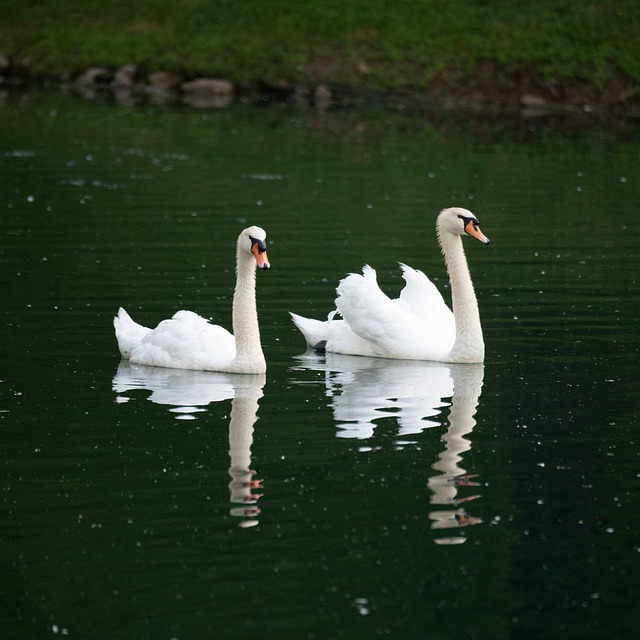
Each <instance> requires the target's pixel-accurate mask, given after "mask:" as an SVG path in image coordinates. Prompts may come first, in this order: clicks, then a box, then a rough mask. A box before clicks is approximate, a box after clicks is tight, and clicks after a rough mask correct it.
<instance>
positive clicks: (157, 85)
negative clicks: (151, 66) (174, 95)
mask: <svg viewBox="0 0 640 640" xmlns="http://www.w3.org/2000/svg"><path fill="white" fill-rule="evenodd" d="M147 80H148V82H149V87H150V88H151V89H152V90H155V91H167V92H169V91H172V90H173V89H175V88H176V87H177V86H178V85H179V84H180V82H181V81H182V78H180V77H179V76H176V75H174V74H172V73H169V72H168V71H156V72H155V73H152V74H150V75H149V77H148V78H147Z"/></svg>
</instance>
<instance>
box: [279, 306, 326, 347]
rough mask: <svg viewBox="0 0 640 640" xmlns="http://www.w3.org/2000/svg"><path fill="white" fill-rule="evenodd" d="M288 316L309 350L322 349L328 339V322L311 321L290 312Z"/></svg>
mask: <svg viewBox="0 0 640 640" xmlns="http://www.w3.org/2000/svg"><path fill="white" fill-rule="evenodd" d="M289 315H290V316H291V319H292V320H293V324H295V325H296V327H297V328H298V330H299V331H300V333H301V334H302V335H303V336H304V339H305V340H306V341H307V344H308V345H309V346H310V347H311V348H313V349H324V347H325V345H326V343H327V340H328V339H329V330H328V326H327V325H328V324H329V321H322V320H313V319H312V318H305V317H303V316H300V315H298V314H297V313H292V312H289Z"/></svg>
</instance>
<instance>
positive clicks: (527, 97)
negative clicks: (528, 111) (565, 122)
mask: <svg viewBox="0 0 640 640" xmlns="http://www.w3.org/2000/svg"><path fill="white" fill-rule="evenodd" d="M520 104H521V105H522V106H523V107H543V106H545V105H546V104H547V101H546V100H545V99H544V98H543V97H542V96H536V95H534V94H532V93H524V94H523V95H521V96H520Z"/></svg>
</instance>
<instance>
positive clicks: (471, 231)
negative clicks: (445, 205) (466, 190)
mask: <svg viewBox="0 0 640 640" xmlns="http://www.w3.org/2000/svg"><path fill="white" fill-rule="evenodd" d="M436 226H437V228H438V233H439V234H441V233H443V232H446V233H451V234H452V235H454V236H472V237H474V238H476V239H477V240H480V242H482V243H483V244H489V238H487V236H485V235H484V233H482V231H480V223H479V222H478V218H476V217H475V216H474V215H473V213H471V211H469V210H468V209H462V208H461V207H451V208H450V209H443V210H442V211H441V212H440V215H439V216H438V222H437V225H436Z"/></svg>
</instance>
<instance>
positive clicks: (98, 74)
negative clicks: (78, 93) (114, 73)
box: [75, 67, 108, 87]
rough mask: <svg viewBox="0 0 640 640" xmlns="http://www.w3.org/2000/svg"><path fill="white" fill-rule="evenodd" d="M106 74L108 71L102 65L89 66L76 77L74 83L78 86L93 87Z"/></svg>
mask: <svg viewBox="0 0 640 640" xmlns="http://www.w3.org/2000/svg"><path fill="white" fill-rule="evenodd" d="M107 76H108V72H107V70H106V69H104V68H103V67H90V68H89V69H87V70H86V71H85V72H84V73H82V74H81V75H79V76H78V77H77V78H76V81H75V83H76V85H78V86H79V87H93V86H95V85H96V84H97V83H98V82H99V81H100V80H103V79H106V77H107Z"/></svg>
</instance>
